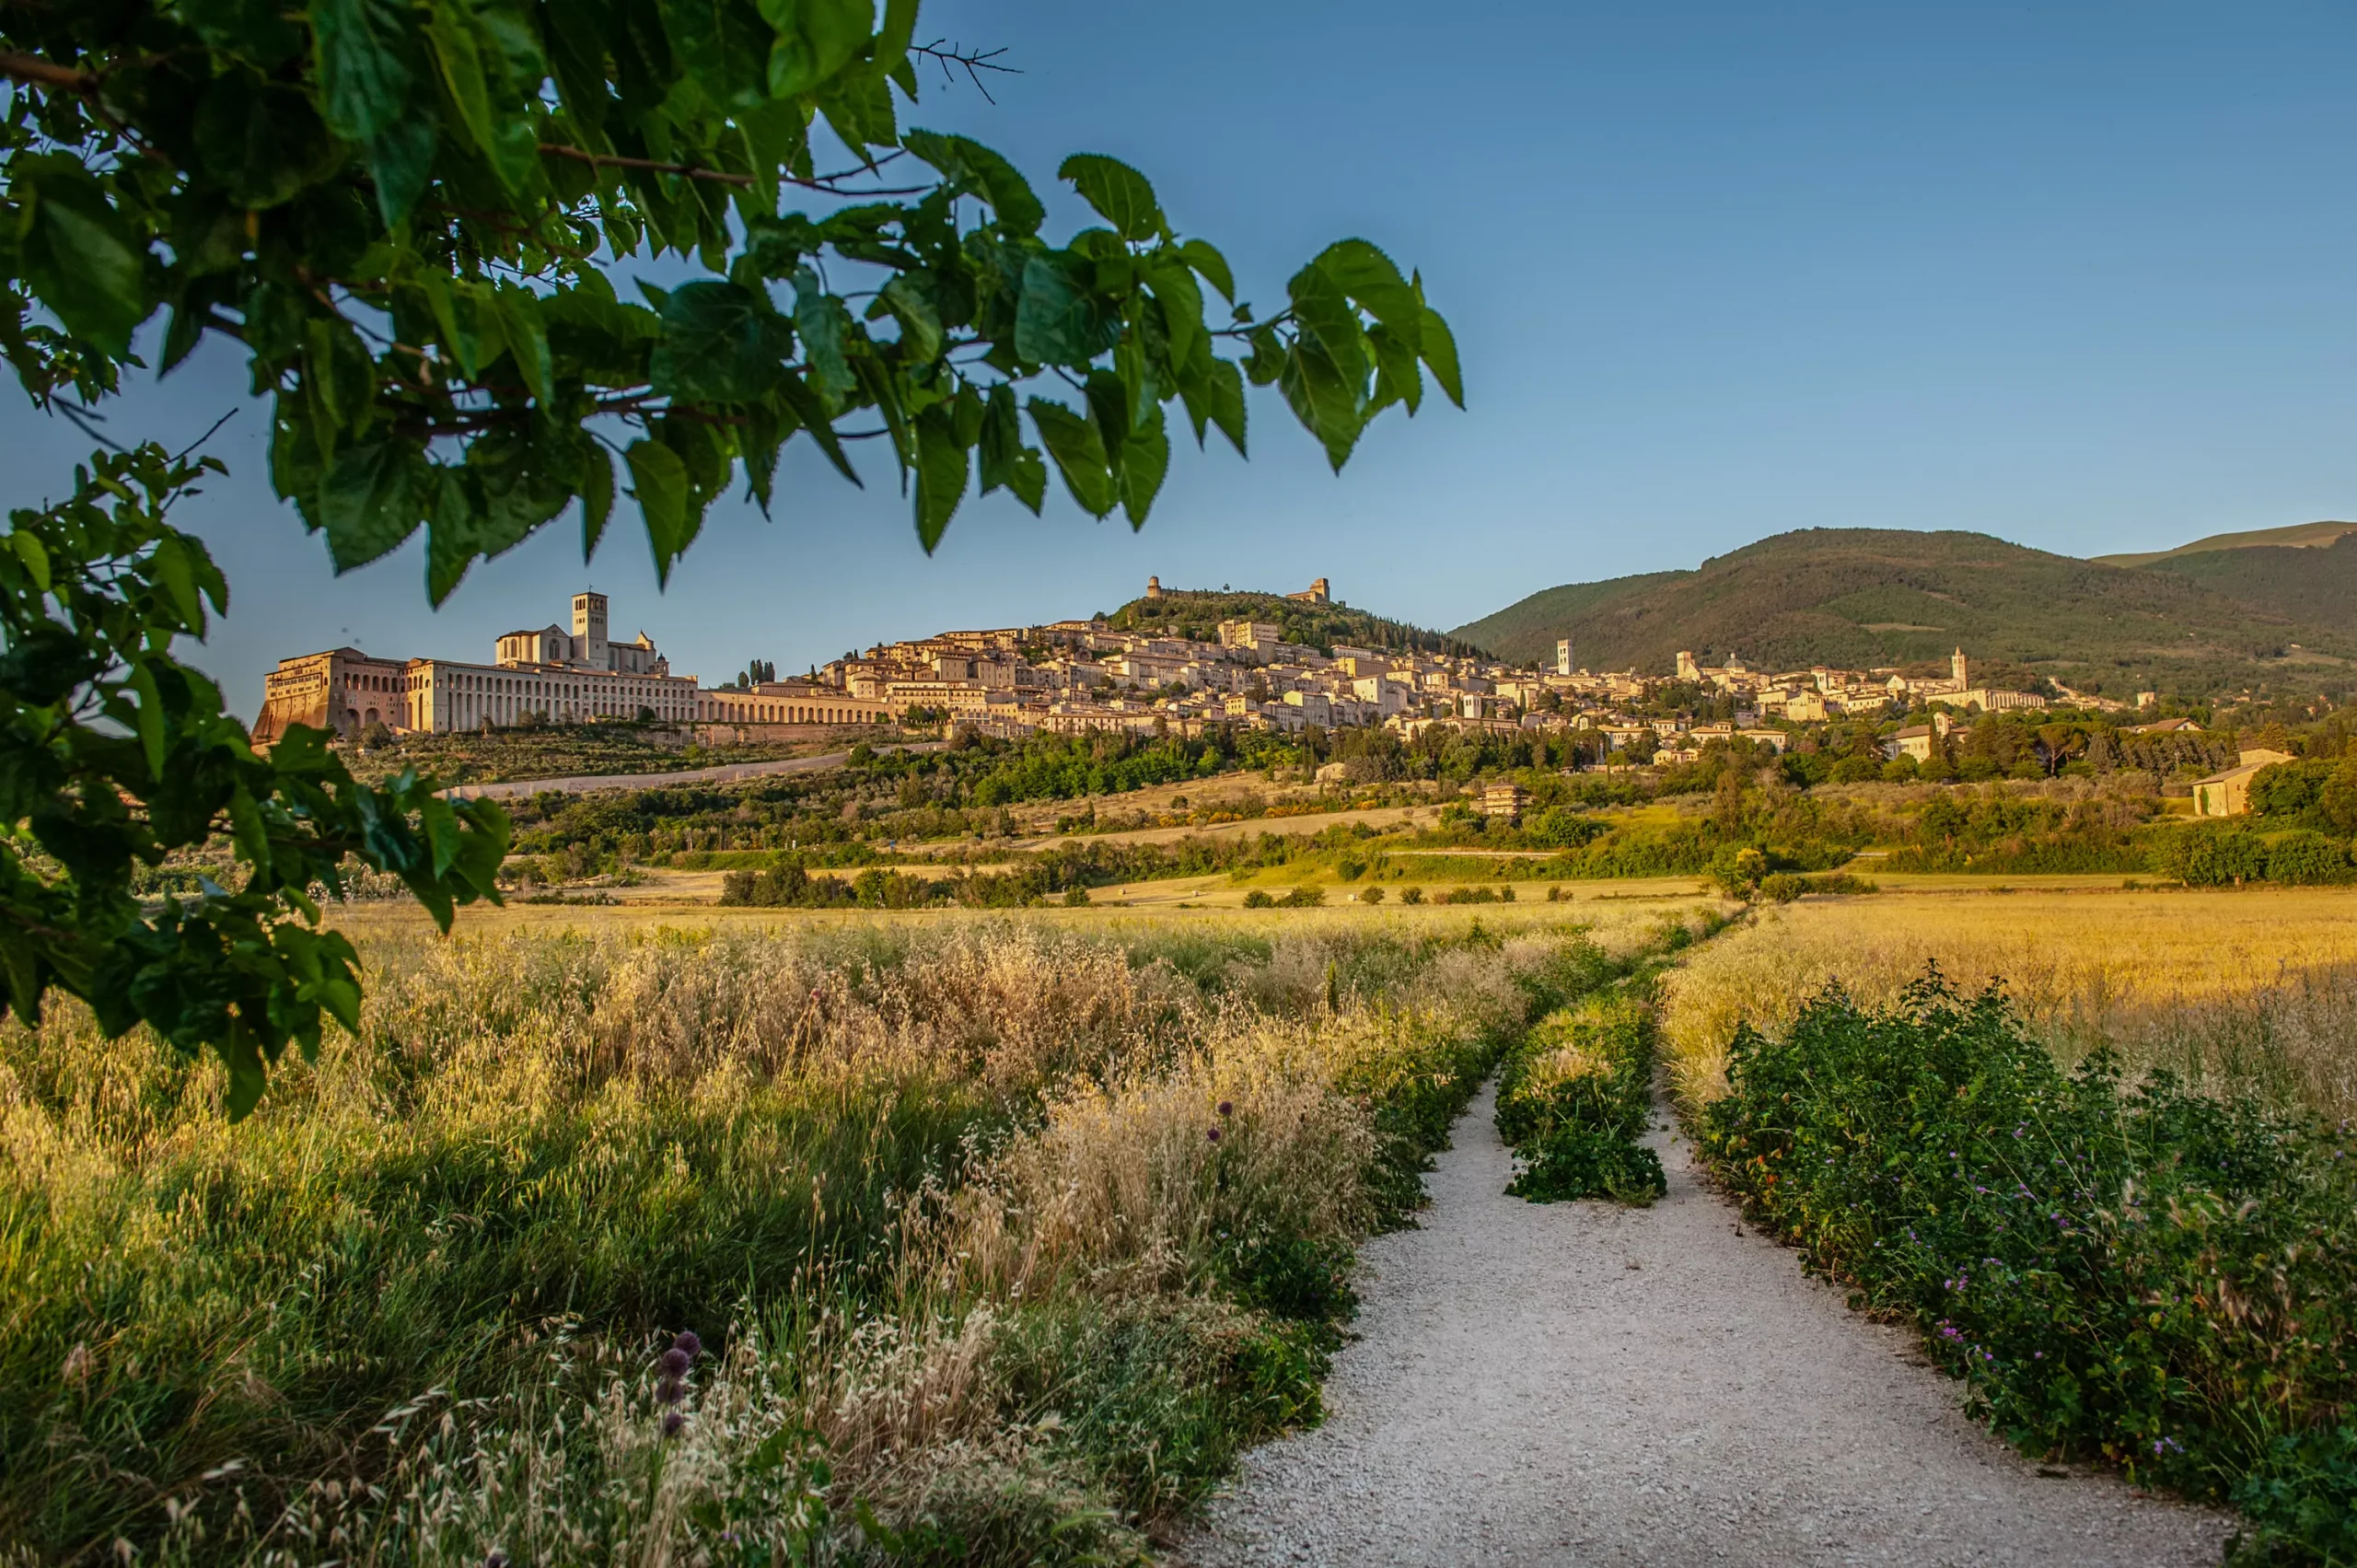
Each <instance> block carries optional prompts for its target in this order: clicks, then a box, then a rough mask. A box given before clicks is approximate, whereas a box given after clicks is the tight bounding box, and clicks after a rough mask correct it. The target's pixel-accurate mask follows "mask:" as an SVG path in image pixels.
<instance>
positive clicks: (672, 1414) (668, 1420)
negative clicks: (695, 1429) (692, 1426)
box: [663, 1411, 688, 1437]
mask: <svg viewBox="0 0 2357 1568" xmlns="http://www.w3.org/2000/svg"><path fill="white" fill-rule="evenodd" d="M687 1424H688V1418H687V1417H686V1416H683V1415H681V1414H680V1413H679V1411H665V1412H664V1413H663V1435H664V1436H666V1437H677V1436H678V1435H679V1431H680V1429H681V1428H682V1427H684V1426H686V1425H687Z"/></svg>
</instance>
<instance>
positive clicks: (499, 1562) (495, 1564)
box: [482, 1546, 507, 1568]
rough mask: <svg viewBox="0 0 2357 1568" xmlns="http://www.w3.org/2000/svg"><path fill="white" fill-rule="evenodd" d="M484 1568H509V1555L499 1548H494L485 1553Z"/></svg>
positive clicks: (483, 1558)
mask: <svg viewBox="0 0 2357 1568" xmlns="http://www.w3.org/2000/svg"><path fill="white" fill-rule="evenodd" d="M482 1568H507V1554H506V1553H505V1552H504V1551H500V1550H499V1548H497V1547H495V1546H494V1547H493V1548H492V1549H491V1550H490V1551H486V1552H484V1553H483V1557H482Z"/></svg>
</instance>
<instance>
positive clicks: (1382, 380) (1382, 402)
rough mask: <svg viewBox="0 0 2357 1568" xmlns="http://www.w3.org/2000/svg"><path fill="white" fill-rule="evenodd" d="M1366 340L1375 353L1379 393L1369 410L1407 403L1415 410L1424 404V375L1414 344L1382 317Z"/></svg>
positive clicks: (1376, 383)
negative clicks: (1395, 330)
mask: <svg viewBox="0 0 2357 1568" xmlns="http://www.w3.org/2000/svg"><path fill="white" fill-rule="evenodd" d="M1366 344H1367V347H1368V348H1369V349H1370V350H1371V351H1373V353H1374V354H1375V397H1374V399H1373V400H1372V402H1371V404H1370V406H1369V409H1368V412H1370V413H1371V412H1374V411H1375V410H1376V409H1381V408H1388V407H1389V406H1390V405H1391V404H1393V403H1405V404H1407V405H1408V412H1410V413H1411V414H1412V413H1414V412H1416V410H1417V409H1419V408H1421V407H1422V406H1423V401H1424V378H1423V376H1422V373H1420V372H1419V371H1418V370H1417V369H1416V351H1415V349H1414V347H1413V346H1412V345H1411V344H1410V343H1405V342H1403V341H1401V339H1400V338H1399V336H1398V334H1396V333H1394V332H1393V331H1391V329H1390V328H1389V327H1387V326H1385V325H1384V324H1383V323H1381V322H1379V321H1378V322H1376V324H1375V325H1374V326H1372V327H1370V328H1368V329H1367V333H1366Z"/></svg>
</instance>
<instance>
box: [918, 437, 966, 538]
mask: <svg viewBox="0 0 2357 1568" xmlns="http://www.w3.org/2000/svg"><path fill="white" fill-rule="evenodd" d="M916 442H917V465H916V466H917V492H916V518H917V541H918V542H919V543H921V544H923V546H924V552H925V553H926V554H927V555H930V554H932V553H933V551H934V547H935V545H937V544H939V543H940V542H941V536H942V535H943V533H945V532H946V531H947V529H948V528H949V519H950V518H951V517H956V516H957V515H958V503H960V502H962V501H963V500H965V498H966V480H967V475H968V471H969V463H968V459H967V453H966V444H965V443H964V442H963V441H960V440H959V439H958V430H957V424H956V422H955V420H954V418H953V417H952V415H951V412H950V411H949V410H948V409H947V408H946V407H943V406H942V405H940V404H938V403H936V404H935V405H934V406H933V407H932V408H929V409H927V410H925V411H924V412H923V413H921V414H919V415H917V419H916Z"/></svg>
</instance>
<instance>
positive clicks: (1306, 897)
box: [1278, 883, 1326, 910]
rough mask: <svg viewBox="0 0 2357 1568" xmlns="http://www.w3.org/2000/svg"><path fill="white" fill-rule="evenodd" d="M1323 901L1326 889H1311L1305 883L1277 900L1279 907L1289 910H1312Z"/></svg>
mask: <svg viewBox="0 0 2357 1568" xmlns="http://www.w3.org/2000/svg"><path fill="white" fill-rule="evenodd" d="M1325 901H1326V889H1323V888H1312V887H1310V886H1309V885H1308V884H1306V883H1304V884H1303V885H1302V886H1300V887H1298V888H1295V889H1294V890H1293V891H1292V892H1290V893H1287V894H1286V895H1285V896H1284V897H1283V899H1281V900H1278V902H1279V904H1280V906H1281V907H1283V908H1285V909H1289V910H1314V909H1316V908H1317V907H1318V905H1320V904H1322V903H1324V902H1325Z"/></svg>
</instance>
